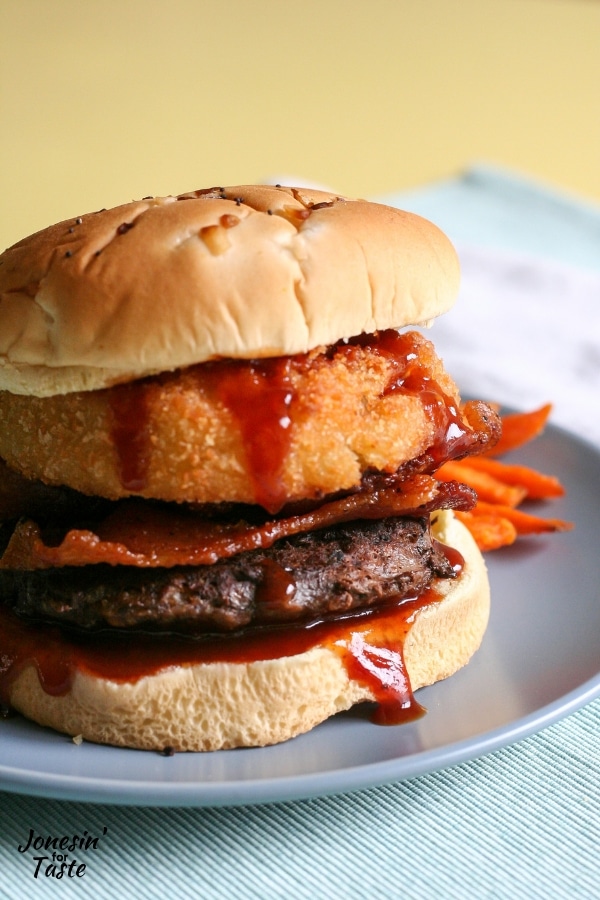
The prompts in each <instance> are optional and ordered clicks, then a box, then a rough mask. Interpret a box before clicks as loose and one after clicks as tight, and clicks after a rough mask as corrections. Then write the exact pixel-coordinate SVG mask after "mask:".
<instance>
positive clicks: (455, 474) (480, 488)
mask: <svg viewBox="0 0 600 900" xmlns="http://www.w3.org/2000/svg"><path fill="white" fill-rule="evenodd" d="M471 463H472V460H471V459H469V460H465V461H464V462H460V461H458V462H454V461H451V462H447V463H444V465H443V466H441V468H440V469H438V471H437V473H436V478H438V479H439V480H440V481H462V482H463V483H464V484H468V485H469V487H472V488H473V490H475V491H476V492H477V497H478V498H479V499H480V500H487V501H489V502H490V503H502V504H504V505H506V506H518V505H519V503H520V502H521V501H522V500H524V499H525V497H526V496H527V490H526V488H524V487H521V486H520V485H511V484H507V483H505V482H503V481H501V480H500V479H498V478H496V477H495V476H494V475H493V474H491V473H489V472H485V471H480V470H478V469H476V468H475V467H474V466H472V465H471Z"/></svg>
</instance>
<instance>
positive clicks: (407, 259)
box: [0, 185, 459, 396]
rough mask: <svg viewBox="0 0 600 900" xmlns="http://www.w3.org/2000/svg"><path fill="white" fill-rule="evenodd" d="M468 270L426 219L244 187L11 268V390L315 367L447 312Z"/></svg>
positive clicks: (118, 223) (100, 227) (137, 206)
mask: <svg viewBox="0 0 600 900" xmlns="http://www.w3.org/2000/svg"><path fill="white" fill-rule="evenodd" d="M458 281H459V266H458V261H457V257H456V254H455V252H454V249H453V247H452V245H451V244H450V242H449V241H448V239H447V238H446V237H445V235H444V234H443V233H442V232H441V231H440V230H439V229H438V228H437V227H436V226H434V225H432V224H431V223H430V222H428V221H427V220H425V219H422V218H420V217H419V216H416V215H412V214H410V213H407V212H402V211H400V210H398V209H395V208H392V207H387V206H384V205H381V204H377V203H369V202H367V201H364V200H350V199H346V198H343V197H339V196H338V195H336V194H332V193H327V192H324V191H313V190H309V189H301V188H283V187H273V186H252V185H243V186H237V187H230V188H223V189H221V188H215V189H209V190H207V191H194V192H191V193H190V194H184V195H180V196H179V197H162V198H151V199H145V200H141V201H136V202H132V203H128V204H125V205H123V206H119V207H116V208H114V209H110V210H101V211H99V212H96V213H90V214H87V215H84V216H82V217H80V218H77V219H71V220H69V221H65V222H61V223H59V224H57V225H54V226H52V227H50V228H47V229H45V230H44V231H40V232H38V233H37V234H34V235H32V236H31V237H28V238H26V239H24V240H23V241H20V242H19V243H18V244H15V245H14V246H13V247H11V248H9V249H8V250H6V251H5V252H4V253H3V254H2V256H0V298H1V299H0V390H8V391H11V392H13V393H22V394H27V395H35V396H51V395H53V394H60V393H70V392H73V391H81V390H94V389H98V388H102V387H107V386H110V385H112V384H114V383H117V382H119V381H126V380H130V379H132V378H138V377H142V376H145V375H150V374H155V373H158V372H165V371H171V370H174V369H178V368H182V367H185V366H189V365H193V364H195V363H201V362H204V361H206V360H210V359H215V358H219V357H226V358H242V359H243V358H246V359H248V358H257V357H264V356H282V355H293V354H298V353H305V352H307V351H309V350H311V349H313V348H315V347H318V346H322V345H329V344H332V343H335V342H336V341H338V340H340V339H342V338H347V337H352V336H354V335H358V334H361V333H372V332H373V331H376V330H382V329H386V328H400V327H403V326H406V325H412V324H423V323H425V322H428V321H430V320H431V319H433V318H435V317H436V316H438V315H440V314H441V313H443V312H445V311H446V310H447V309H449V308H450V306H451V305H452V304H453V302H454V299H455V297H456V293H457V290H458Z"/></svg>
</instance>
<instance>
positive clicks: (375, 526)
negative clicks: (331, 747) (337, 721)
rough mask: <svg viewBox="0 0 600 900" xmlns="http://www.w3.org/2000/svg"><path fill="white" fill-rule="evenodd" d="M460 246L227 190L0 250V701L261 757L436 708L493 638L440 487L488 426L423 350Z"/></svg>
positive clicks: (428, 229) (150, 200) (418, 221)
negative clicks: (433, 702)
mask: <svg viewBox="0 0 600 900" xmlns="http://www.w3.org/2000/svg"><path fill="white" fill-rule="evenodd" d="M458 285H459V266H458V262H457V257H456V254H455V251H454V249H453V247H452V245H451V244H450V242H449V241H448V239H447V238H446V237H445V236H444V234H442V232H441V231H439V229H438V228H436V227H435V226H434V225H433V224H431V223H430V222H428V221H426V220H424V219H422V218H420V217H418V216H415V215H411V214H409V213H407V212H403V211H400V210H398V209H395V208H390V207H387V206H385V205H381V204H376V203H370V202H366V201H364V200H354V199H347V198H344V197H341V196H338V195H337V194H334V193H328V192H324V191H316V190H309V189H306V188H289V187H282V186H280V185H277V186H256V185H255V186H252V185H247V186H237V187H228V188H222V187H216V188H209V189H205V190H197V191H192V192H189V193H186V194H181V195H179V196H169V197H160V198H158V197H146V198H144V199H143V200H140V201H136V202H131V203H127V204H125V205H122V206H118V207H116V208H114V209H103V210H100V211H98V212H93V213H90V214H87V215H82V216H79V217H77V218H73V219H71V220H68V221H65V222H61V223H59V224H57V225H54V226H52V227H50V228H47V229H46V230H43V231H40V232H38V233H37V234H34V235H32V236H30V237H28V238H26V239H24V240H23V241H21V242H19V243H17V244H15V245H14V246H13V247H11V248H9V249H8V250H6V251H5V252H4V253H3V254H2V256H0V522H1V523H2V524H1V534H0V661H1V664H0V703H1V704H2V706H3V708H4V709H5V710H6V711H11V712H18V713H21V714H22V715H24V716H25V717H28V718H30V719H32V720H34V721H35V722H37V723H39V724H41V725H44V726H50V727H51V728H53V729H55V730H57V731H60V732H63V733H66V734H70V735H72V736H81V737H82V738H83V739H85V740H89V741H95V742H99V743H108V744H113V745H117V746H127V747H134V748H139V749H153V750H159V751H165V750H168V752H172V751H183V750H192V751H203V750H217V749H224V748H232V747H242V746H262V745H266V744H273V743H277V742H280V741H284V740H287V739H289V738H292V737H294V736H296V735H298V734H301V733H303V732H306V731H308V730H310V729H311V728H313V727H314V726H316V725H318V724H319V723H320V722H322V721H324V720H325V719H327V718H328V717H330V716H332V715H334V714H335V713H338V712H340V711H342V710H347V709H349V708H350V707H352V706H354V705H355V704H357V703H363V702H366V703H367V704H368V705H367V706H365V709H367V710H368V711H369V712H370V714H371V715H372V717H373V719H374V721H378V722H381V723H399V722H402V721H404V720H405V719H406V718H409V717H411V716H414V715H417V714H419V713H420V712H421V711H422V710H421V708H420V706H419V704H418V702H417V701H416V700H415V698H414V691H415V690H417V689H418V688H419V687H422V686H424V685H428V684H432V683H434V682H436V681H438V680H439V679H442V678H445V677H447V676H449V675H451V674H453V673H454V672H455V671H456V670H457V669H459V668H460V667H462V666H463V665H465V664H466V663H467V661H468V660H469V659H470V657H471V656H472V654H473V653H474V652H475V651H476V649H477V648H478V647H479V645H480V642H481V640H482V637H483V634H484V631H485V628H486V624H487V620H488V614H489V583H488V578H487V574H486V569H485V565H484V561H483V558H482V556H481V554H480V552H479V550H478V549H477V547H476V546H475V544H474V542H473V540H472V538H471V536H470V535H469V533H468V532H467V531H466V530H465V529H464V527H463V526H462V525H461V524H460V523H459V522H458V521H457V519H456V518H455V517H454V515H453V510H455V509H469V508H470V507H472V506H473V504H474V502H475V497H474V495H473V492H472V491H471V490H470V489H469V488H467V487H466V486H464V485H462V484H460V483H457V482H444V483H442V482H438V481H437V480H436V478H435V472H436V469H437V468H438V467H439V466H440V465H441V464H442V463H443V462H444V461H446V460H448V459H456V458H460V457H464V456H468V455H470V454H474V453H480V452H482V451H484V450H485V449H486V448H488V447H490V446H491V445H492V444H493V443H494V442H495V441H496V440H497V438H498V436H499V431H500V424H499V418H498V416H497V414H496V413H495V412H494V410H493V409H491V408H490V407H489V406H487V405H486V404H484V403H482V402H479V401H470V402H467V403H463V402H462V401H461V398H460V396H459V393H458V389H457V387H456V385H455V384H454V382H453V381H452V379H451V377H450V376H449V375H448V374H447V373H446V372H445V370H444V368H443V364H442V362H441V361H440V359H439V358H438V356H437V355H436V353H435V350H434V348H433V346H432V344H431V343H430V342H429V341H428V340H427V339H426V338H425V337H424V336H423V334H422V331H421V330H420V329H417V328H415V327H414V326H424V325H428V324H429V323H430V322H431V321H432V320H433V319H434V318H435V317H436V316H438V315H440V314H441V313H444V312H445V311H446V310H448V309H449V308H450V307H451V306H452V304H453V302H454V300H455V298H456V294H457V291H458Z"/></svg>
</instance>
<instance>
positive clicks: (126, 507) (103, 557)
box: [0, 475, 475, 570]
mask: <svg viewBox="0 0 600 900" xmlns="http://www.w3.org/2000/svg"><path fill="white" fill-rule="evenodd" d="M474 502H475V497H474V494H473V492H472V491H471V490H470V489H469V488H466V487H465V486H464V485H460V484H458V483H456V482H447V483H445V484H439V483H438V482H437V481H436V480H435V479H434V478H433V477H431V476H430V475H414V476H412V477H410V478H406V479H404V480H400V479H398V480H397V481H394V480H393V479H389V478H388V479H384V480H382V482H381V483H379V484H377V483H376V484H375V485H372V486H371V487H369V488H368V489H364V490H361V491H358V492H357V493H355V494H351V495H350V496H348V497H344V498H342V499H337V500H332V501H329V502H327V503H324V504H323V505H322V506H320V507H319V508H318V509H315V510H312V511H310V512H305V513H301V514H298V515H292V516H288V517H286V518H281V519H269V520H268V521H266V522H264V523H262V524H253V523H248V522H245V521H238V522H231V521H218V520H212V519H208V518H205V517H203V516H201V515H199V514H198V513H193V512H191V511H189V510H186V509H181V508H177V507H172V506H165V507H159V506H153V505H151V504H148V503H145V502H144V501H140V500H125V501H122V502H120V503H119V504H117V505H116V506H115V508H114V510H113V511H112V512H111V513H109V514H108V515H107V516H106V517H105V518H103V519H100V520H99V521H98V522H97V523H96V524H95V525H94V526H93V528H86V529H77V528H73V529H71V530H69V531H68V532H67V533H66V534H65V535H64V536H63V537H62V540H61V541H60V543H58V544H57V545H53V544H52V543H47V542H46V541H45V540H44V536H43V533H42V529H41V528H40V526H39V525H38V524H37V523H36V522H34V521H32V520H30V519H25V520H22V521H21V522H19V523H18V524H17V526H16V528H15V530H14V532H13V534H12V537H11V539H10V541H9V543H8V546H7V548H6V550H5V552H4V554H3V555H2V557H1V558H0V568H1V569H27V570H31V569H44V568H54V567H59V566H84V565H92V564H97V563H108V564H110V565H128V566H139V567H144V568H146V567H158V566H163V567H171V566H177V565H210V564H212V563H214V562H216V561H217V560H218V559H222V558H227V557H231V556H235V555H236V554H237V553H241V552H242V551H245V550H252V549H257V548H262V549H265V548H267V547H270V546H272V545H273V544H274V543H275V541H277V540H280V539H281V538H284V537H289V536H290V535H293V534H300V533H303V532H304V533H305V532H309V531H315V530H317V529H321V528H326V527H329V526H332V525H337V524H340V523H342V522H350V521H353V520H356V519H383V518H387V517H388V516H409V515H412V516H418V515H427V514H428V513H429V512H432V511H433V510H435V509H442V508H453V509H471V508H472V507H473V505H474Z"/></svg>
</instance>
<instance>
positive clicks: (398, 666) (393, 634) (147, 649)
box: [0, 556, 459, 724]
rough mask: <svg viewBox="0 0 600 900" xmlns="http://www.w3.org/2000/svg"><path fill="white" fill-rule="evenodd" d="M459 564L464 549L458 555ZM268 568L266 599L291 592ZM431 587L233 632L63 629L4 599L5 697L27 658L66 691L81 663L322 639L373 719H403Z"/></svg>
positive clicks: (108, 672)
mask: <svg viewBox="0 0 600 900" xmlns="http://www.w3.org/2000/svg"><path fill="white" fill-rule="evenodd" d="M453 559H454V562H453V565H454V566H455V568H456V567H457V566H458V564H459V563H458V557H456V556H454V557H453ZM265 574H266V578H265V583H266V588H265V590H266V594H265V597H264V598H263V602H268V601H269V599H270V600H272V601H273V600H274V599H275V597H276V595H278V594H280V593H282V592H283V593H284V594H285V595H286V596H288V597H289V596H291V595H292V593H293V586H294V582H293V576H292V575H291V573H287V572H286V570H283V569H281V571H278V572H272V571H269V572H267V573H265ZM439 599H440V596H439V595H438V594H437V593H436V591H435V589H434V588H429V589H428V590H426V591H425V592H424V593H422V594H421V595H420V596H419V597H415V598H413V599H408V600H406V599H405V600H403V601H401V602H394V599H393V597H392V598H390V599H389V600H388V602H387V603H386V605H385V606H384V607H376V608H370V609H367V610H363V611H359V612H352V613H349V614H347V615H342V616H336V617H331V618H327V619H325V618H323V619H319V620H316V621H313V622H309V623H306V622H302V623H297V624H294V625H289V624H286V625H273V626H261V627H255V628H249V629H246V630H242V631H238V632H235V633H232V634H229V635H204V636H198V637H183V636H177V635H157V634H154V635H153V634H149V633H147V632H125V631H119V630H116V629H115V630H114V631H108V630H107V631H103V632H97V633H84V632H77V631H74V630H73V631H61V629H59V628H58V627H57V626H50V625H39V624H33V623H28V622H25V621H22V620H19V619H18V618H17V617H16V616H15V615H14V614H13V613H11V612H10V611H9V610H7V609H5V608H4V607H3V606H1V605H0V635H1V647H0V651H1V652H0V705H2V706H5V707H9V706H10V702H9V698H10V687H11V683H12V681H13V680H14V679H15V678H16V677H17V676H18V675H19V673H20V672H22V671H23V670H24V669H25V668H26V667H27V666H29V665H33V666H35V669H36V670H37V673H38V676H39V679H40V684H41V685H42V688H43V690H44V691H45V692H46V693H47V694H50V695H53V696H61V695H64V694H65V693H67V691H68V690H69V688H70V686H71V684H72V681H73V678H74V675H75V673H76V672H77V671H80V672H84V673H86V672H87V673H89V674H91V675H94V676H96V677H101V678H106V679H110V680H111V681H115V682H117V683H126V682H135V681H137V680H138V679H140V678H142V677H144V676H145V675H151V674H153V673H156V672H158V671H160V670H161V669H164V668H168V667H170V666H174V665H183V666H186V665H194V664H197V663H211V662H231V663H248V662H254V661H256V660H266V659H275V658H280V657H287V656H294V655H297V654H300V653H303V652H305V651H307V650H309V649H311V648H312V647H316V646H319V645H324V646H326V647H328V648H330V649H331V650H333V651H334V652H335V653H337V654H338V655H339V656H340V658H341V660H342V662H343V664H344V666H345V668H346V671H347V672H348V676H349V678H351V679H353V680H355V681H358V682H360V683H361V684H364V685H366V686H368V688H369V689H370V691H371V693H372V695H373V697H374V699H375V700H376V702H377V708H376V710H375V713H374V717H373V720H374V721H376V722H378V723H379V724H399V723H401V722H404V721H408V720H409V719H411V718H415V717H417V716H419V715H421V714H422V712H423V710H422V707H421V706H420V705H419V704H418V702H417V701H416V700H415V698H414V697H413V694H412V690H411V686H410V680H409V678H408V675H407V673H406V669H405V665H404V657H403V646H404V640H405V638H406V635H407V634H408V632H409V631H410V628H411V625H412V622H413V621H414V616H415V613H417V612H418V611H419V610H420V609H423V608H424V607H426V606H428V605H430V604H433V603H436V602H438V601H439Z"/></svg>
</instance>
